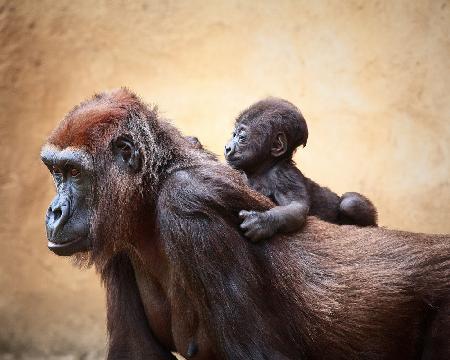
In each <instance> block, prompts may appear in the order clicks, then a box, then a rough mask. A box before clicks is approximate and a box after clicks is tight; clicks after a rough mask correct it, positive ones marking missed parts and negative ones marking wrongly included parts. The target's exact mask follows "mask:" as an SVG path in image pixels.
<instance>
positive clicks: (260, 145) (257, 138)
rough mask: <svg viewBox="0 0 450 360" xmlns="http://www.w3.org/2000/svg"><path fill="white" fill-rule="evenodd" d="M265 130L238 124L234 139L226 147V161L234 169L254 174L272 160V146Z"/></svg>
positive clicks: (233, 135)
mask: <svg viewBox="0 0 450 360" xmlns="http://www.w3.org/2000/svg"><path fill="white" fill-rule="evenodd" d="M264 130H265V129H264V128H261V129H258V128H256V127H255V126H249V125H247V124H237V126H236V128H235V129H234V131H233V133H232V137H231V139H230V141H229V142H228V144H227V145H226V146H225V159H226V160H227V162H228V164H229V165H231V166H232V167H233V168H235V169H238V170H242V171H245V172H252V171H253V170H255V169H256V168H257V167H259V166H260V165H261V164H262V163H264V162H265V161H267V160H268V159H270V151H269V150H270V146H267V140H268V139H267V138H268V136H266V135H264V134H263V131H264Z"/></svg>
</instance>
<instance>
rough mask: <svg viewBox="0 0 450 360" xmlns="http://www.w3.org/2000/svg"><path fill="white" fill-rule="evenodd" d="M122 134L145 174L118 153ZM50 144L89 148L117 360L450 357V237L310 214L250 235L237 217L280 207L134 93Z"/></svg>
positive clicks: (88, 110)
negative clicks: (289, 228)
mask: <svg viewBox="0 0 450 360" xmlns="http://www.w3.org/2000/svg"><path fill="white" fill-rule="evenodd" d="M72 131H73V133H72ZM124 133H125V134H130V135H132V136H133V138H134V140H135V142H136V143H137V144H139V146H140V151H141V154H142V155H143V167H142V171H141V172H140V173H139V174H135V175H132V174H128V173H125V172H123V171H120V169H119V168H118V167H117V166H116V165H115V163H114V161H113V158H112V155H111V151H110V149H109V143H110V142H111V140H112V139H114V138H115V137H117V136H119V135H122V134H124ZM92 134H96V135H92ZM91 136H92V137H91ZM50 142H51V143H53V144H55V145H58V146H60V147H66V146H81V147H88V148H89V149H91V153H92V154H93V158H94V164H95V168H96V172H97V175H98V176H97V177H96V186H95V191H94V192H95V206H94V207H95V209H94V211H95V213H96V215H95V218H94V219H93V222H92V229H91V236H92V239H93V240H92V250H91V251H90V252H89V253H86V254H85V255H84V259H85V260H87V261H88V262H92V263H94V264H95V265H96V266H97V269H98V271H99V272H100V273H101V276H102V279H103V281H104V283H105V286H106V291H107V299H108V302H107V305H108V306H107V312H108V333H109V352H108V359H169V358H172V359H173V357H172V355H171V354H170V353H169V351H178V352H180V353H181V354H183V355H185V356H187V355H188V354H189V353H190V355H192V353H193V352H194V353H195V354H194V355H192V356H193V358H194V359H214V358H218V359H219V358H220V359H222V358H223V359H255V360H258V359H261V360H262V359H419V358H423V357H426V358H429V359H448V358H450V350H449V348H450V345H449V343H448V340H446V339H448V338H449V336H450V323H449V321H450V320H449V316H450V315H449V312H448V311H449V300H450V282H449V276H450V254H449V251H450V246H449V237H448V236H446V235H425V234H413V233H408V232H400V231H392V230H386V229H383V228H357V227H354V226H337V225H333V224H330V223H326V222H323V221H320V220H318V219H316V218H314V217H309V218H308V219H307V222H306V225H305V227H304V228H303V230H302V231H301V232H298V233H295V234H292V235H290V236H283V235H278V236H276V237H274V238H273V239H272V240H271V241H267V242H262V243H259V244H256V245H255V244H251V243H249V242H248V241H247V240H246V239H245V237H244V236H243V234H242V233H241V232H240V230H239V224H240V220H239V217H238V212H239V211H240V210H242V209H248V210H250V209H252V210H257V211H264V210H268V209H269V208H271V207H273V206H274V205H273V203H272V202H271V201H269V200H268V199H267V198H265V197H264V196H262V195H260V194H259V193H257V192H255V191H254V190H252V189H250V188H249V187H248V186H247V185H246V184H245V183H244V181H243V180H242V178H241V176H240V174H239V173H238V172H236V171H235V170H232V169H231V168H229V167H228V166H226V165H222V164H220V163H218V162H217V161H216V160H214V159H212V158H211V157H210V156H209V155H208V154H205V153H204V152H203V151H202V150H199V149H195V148H194V147H193V146H192V145H190V144H189V143H188V141H187V140H186V139H184V138H183V137H182V136H181V134H180V133H179V132H178V131H177V130H176V129H174V128H173V127H172V126H171V125H169V124H168V123H167V122H165V121H163V120H161V119H159V118H158V116H157V114H156V112H155V111H153V110H151V109H149V108H148V107H147V106H145V105H144V104H142V103H141V102H140V101H139V100H138V98H137V97H136V96H135V95H133V94H132V93H130V92H129V91H127V90H125V89H121V90H117V91H114V92H112V93H104V94H100V95H98V96H96V97H94V98H93V99H92V100H90V101H87V102H85V103H83V104H82V105H80V106H79V107H77V108H76V109H75V110H74V111H72V112H71V113H70V114H69V115H68V116H67V118H66V119H65V120H64V122H63V123H62V125H61V127H60V128H58V129H56V130H55V132H54V133H53V135H52V136H51V138H50ZM79 259H81V260H82V257H79ZM81 260H80V261H81Z"/></svg>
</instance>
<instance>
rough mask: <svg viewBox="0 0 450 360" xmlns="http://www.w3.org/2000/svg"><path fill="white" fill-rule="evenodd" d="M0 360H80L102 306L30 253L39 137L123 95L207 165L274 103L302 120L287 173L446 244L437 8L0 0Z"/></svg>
mask: <svg viewBox="0 0 450 360" xmlns="http://www.w3.org/2000/svg"><path fill="white" fill-rule="evenodd" d="M0 29H1V33H0V46H1V47H0V49H1V57H0V74H1V78H0V79H1V82H0V107H1V108H0V109H1V111H0V118H1V123H0V131H1V134H0V143H1V152H0V158H1V163H0V164H1V167H0V176H1V178H0V186H1V192H0V206H1V208H0V241H1V247H0V289H1V290H0V358H1V359H16V358H17V359H97V358H102V356H103V355H102V354H103V351H104V347H105V326H104V295H103V289H102V288H101V287H100V285H99V280H98V278H97V276H96V274H95V273H94V271H92V270H88V271H79V270H78V269H76V268H74V267H72V266H71V263H70V261H69V260H67V259H64V258H58V257H57V256H55V255H52V254H51V253H50V252H49V251H48V250H47V247H46V238H45V234H44V223H43V219H44V212H45V210H46V207H47V205H48V203H49V202H50V200H51V198H52V197H53V193H54V190H53V184H52V182H51V179H50V176H49V174H47V171H46V169H45V168H44V166H42V165H41V163H40V160H39V150H40V146H41V145H42V144H43V143H44V141H45V138H46V136H47V135H48V134H49V132H50V131H51V130H52V129H53V127H54V126H55V125H56V124H57V122H58V121H59V120H60V119H61V118H62V117H63V116H64V114H65V113H66V112H67V111H68V110H70V109H71V107H72V106H74V105H75V104H77V103H78V102H80V101H81V100H83V99H85V98H86V97H89V96H91V95H92V94H93V93H94V92H95V91H100V90H104V89H110V88H114V87H118V86H122V85H126V86H128V87H130V88H131V89H133V90H135V91H136V92H137V93H138V94H140V95H141V96H142V97H143V98H144V99H145V100H146V101H148V102H151V103H156V104H158V105H159V107H160V110H161V112H162V113H163V114H164V116H166V117H168V118H170V119H173V122H174V124H176V126H178V127H179V128H180V129H182V130H183V132H184V133H185V134H189V135H197V136H198V137H199V138H200V140H201V141H202V142H203V143H204V144H205V145H206V147H207V148H209V149H210V150H212V151H214V152H216V153H219V154H222V149H223V146H224V144H225V142H226V140H227V139H228V137H229V134H230V133H231V131H232V124H233V118H234V117H235V116H236V115H237V114H238V112H239V111H240V110H242V109H243V108H245V107H247V106H248V105H250V104H251V103H252V102H254V101H256V100H258V99H260V98H262V97H265V96H268V95H274V96H279V97H284V98H286V99H288V100H290V101H292V102H294V103H295V104H296V105H298V106H299V107H300V108H301V110H302V111H303V113H304V115H305V117H306V119H307V121H308V125H309V129H310V138H309V141H308V146H307V147H306V148H305V149H301V150H300V151H298V153H297V154H296V160H297V162H298V164H299V167H300V168H301V169H302V170H303V172H304V173H305V174H306V175H307V176H309V177H311V178H313V179H315V180H316V181H318V182H319V183H321V184H323V185H327V186H329V187H330V188H331V189H333V190H334V191H336V192H338V193H343V192H345V191H347V190H353V191H360V192H362V193H364V194H366V195H368V196H369V197H370V198H371V199H372V200H373V201H374V203H375V204H376V205H377V207H378V209H379V213H380V223H381V225H383V226H388V227H391V228H396V229H405V230H410V231H420V232H436V233H448V232H450V185H449V175H450V145H449V144H450V2H449V1H438V0H436V1H426V0H424V1H407V0H406V1H365V0H361V1H356V0H355V1H346V2H343V1H259V2H250V1H247V2H245V1H170V0H168V1H133V2H128V1H68V0H64V1H33V0H31V1H6V2H5V1H4V0H0Z"/></svg>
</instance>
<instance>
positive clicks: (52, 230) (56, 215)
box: [45, 198, 70, 240]
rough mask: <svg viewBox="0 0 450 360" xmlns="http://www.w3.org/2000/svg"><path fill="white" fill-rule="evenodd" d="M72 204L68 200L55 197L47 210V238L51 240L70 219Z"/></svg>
mask: <svg viewBox="0 0 450 360" xmlns="http://www.w3.org/2000/svg"><path fill="white" fill-rule="evenodd" d="M69 212H70V206H69V201H68V200H60V199H59V198H57V199H55V200H54V201H53V202H52V203H51V204H50V206H49V208H48V210H47V215H46V219H45V224H46V226H47V238H48V239H49V240H51V239H52V238H53V237H54V236H55V234H56V233H57V231H58V230H59V229H60V228H61V227H63V226H64V224H65V223H66V222H67V220H68V219H69Z"/></svg>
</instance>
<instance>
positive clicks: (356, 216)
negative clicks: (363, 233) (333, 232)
mask: <svg viewBox="0 0 450 360" xmlns="http://www.w3.org/2000/svg"><path fill="white" fill-rule="evenodd" d="M339 218H340V222H341V223H342V224H347V225H359V226H377V209H376V208H375V206H374V205H373V204H372V202H371V201H370V200H369V199H367V198H366V197H365V196H363V195H361V194H359V193H356V192H347V193H345V194H344V195H342V196H341V202H340V204H339Z"/></svg>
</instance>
